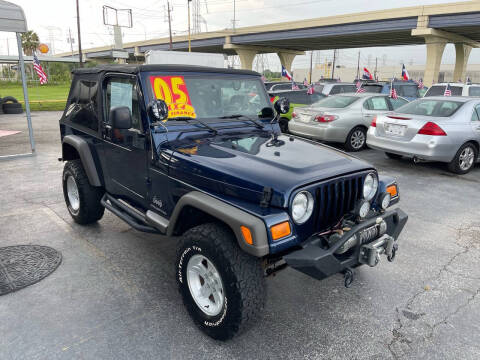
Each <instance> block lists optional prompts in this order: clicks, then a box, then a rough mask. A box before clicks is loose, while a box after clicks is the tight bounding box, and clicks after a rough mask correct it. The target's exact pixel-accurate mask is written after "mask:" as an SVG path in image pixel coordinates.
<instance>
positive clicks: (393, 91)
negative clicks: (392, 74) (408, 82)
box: [390, 83, 398, 99]
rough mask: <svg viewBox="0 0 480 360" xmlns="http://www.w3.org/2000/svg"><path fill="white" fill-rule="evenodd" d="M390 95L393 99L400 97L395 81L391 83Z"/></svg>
mask: <svg viewBox="0 0 480 360" xmlns="http://www.w3.org/2000/svg"><path fill="white" fill-rule="evenodd" d="M390 97H391V98H392V99H398V95H397V90H396V89H395V88H394V87H393V83H390Z"/></svg>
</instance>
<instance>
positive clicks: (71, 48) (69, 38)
mask: <svg viewBox="0 0 480 360" xmlns="http://www.w3.org/2000/svg"><path fill="white" fill-rule="evenodd" d="M68 42H69V43H70V50H71V51H72V58H73V37H72V30H71V29H70V28H68Z"/></svg>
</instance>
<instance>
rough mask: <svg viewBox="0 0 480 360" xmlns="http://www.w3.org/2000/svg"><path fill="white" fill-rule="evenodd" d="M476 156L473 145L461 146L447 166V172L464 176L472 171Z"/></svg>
mask: <svg viewBox="0 0 480 360" xmlns="http://www.w3.org/2000/svg"><path fill="white" fill-rule="evenodd" d="M477 156H478V150H477V148H476V147H475V145H473V144H472V143H466V144H463V145H462V146H461V147H460V149H458V151H457V153H456V154H455V157H454V158H453V160H452V161H451V162H450V163H449V164H448V170H450V171H451V172H453V173H455V174H466V173H468V172H469V171H470V170H472V168H473V166H474V165H475V161H476V160H477Z"/></svg>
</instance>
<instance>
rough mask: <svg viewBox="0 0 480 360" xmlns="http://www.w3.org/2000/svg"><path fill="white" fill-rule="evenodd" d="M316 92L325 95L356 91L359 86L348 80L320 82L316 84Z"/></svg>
mask: <svg viewBox="0 0 480 360" xmlns="http://www.w3.org/2000/svg"><path fill="white" fill-rule="evenodd" d="M314 89H315V92H317V93H321V94H323V95H325V96H330V95H337V94H344V93H354V92H356V91H357V87H356V86H355V84H354V83H347V82H320V83H316V84H314Z"/></svg>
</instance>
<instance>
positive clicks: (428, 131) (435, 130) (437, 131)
mask: <svg viewBox="0 0 480 360" xmlns="http://www.w3.org/2000/svg"><path fill="white" fill-rule="evenodd" d="M418 133H419V134H422V135H432V136H447V133H446V132H445V131H443V129H442V128H441V127H440V126H438V125H437V124H435V123H434V122H431V121H429V122H427V123H426V124H425V125H423V127H422V128H421V129H420V130H418Z"/></svg>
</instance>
